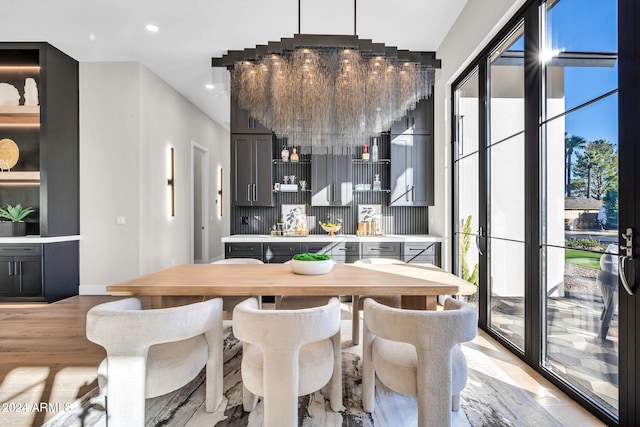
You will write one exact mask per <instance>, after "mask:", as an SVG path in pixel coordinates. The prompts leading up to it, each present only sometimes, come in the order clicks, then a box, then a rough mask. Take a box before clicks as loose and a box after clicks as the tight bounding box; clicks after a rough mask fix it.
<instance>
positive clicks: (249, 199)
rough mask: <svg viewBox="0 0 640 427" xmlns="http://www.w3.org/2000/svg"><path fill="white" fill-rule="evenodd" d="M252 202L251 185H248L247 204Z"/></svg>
mask: <svg viewBox="0 0 640 427" xmlns="http://www.w3.org/2000/svg"><path fill="white" fill-rule="evenodd" d="M250 201H251V184H247V202H250Z"/></svg>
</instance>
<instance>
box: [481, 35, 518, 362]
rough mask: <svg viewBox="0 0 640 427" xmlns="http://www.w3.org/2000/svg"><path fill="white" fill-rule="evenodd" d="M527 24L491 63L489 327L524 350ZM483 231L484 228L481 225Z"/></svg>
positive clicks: (493, 55)
mask: <svg viewBox="0 0 640 427" xmlns="http://www.w3.org/2000/svg"><path fill="white" fill-rule="evenodd" d="M523 52H524V24H523V23H520V24H518V25H517V27H516V28H515V29H514V30H513V31H512V32H511V33H510V34H509V35H508V36H507V37H506V38H505V39H504V40H502V41H501V43H500V44H498V46H497V47H496V48H495V49H494V51H493V52H492V53H491V54H490V55H489V58H488V61H489V64H488V71H489V73H488V74H489V75H488V79H487V84H488V87H489V90H488V95H489V96H488V98H489V101H488V103H487V104H488V114H487V119H488V126H487V128H488V135H487V138H486V140H487V142H488V144H487V148H486V151H487V155H486V162H487V178H488V179H487V180H483V181H481V182H487V184H488V187H487V195H488V196H487V199H488V200H487V202H488V203H487V205H486V208H487V209H486V213H487V226H486V233H485V235H486V253H487V257H486V259H487V263H488V265H487V280H488V281H487V287H488V296H489V308H490V311H489V319H488V326H489V327H490V328H491V329H493V330H494V331H495V332H497V333H499V334H500V335H502V336H503V337H504V338H505V339H507V340H508V341H509V342H511V343H512V344H513V345H514V346H516V347H517V348H518V349H520V350H521V351H524V304H525V293H524V278H525V277H524V267H525V264H524V259H525V246H524V241H525V232H524V226H525V222H524V218H525V215H524V211H525V204H524V197H525V186H524V184H525V182H524V181H525V179H524V178H525V169H524V153H525V152H524V61H523ZM481 227H482V225H481Z"/></svg>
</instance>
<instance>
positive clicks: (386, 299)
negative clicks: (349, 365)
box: [351, 258, 405, 345]
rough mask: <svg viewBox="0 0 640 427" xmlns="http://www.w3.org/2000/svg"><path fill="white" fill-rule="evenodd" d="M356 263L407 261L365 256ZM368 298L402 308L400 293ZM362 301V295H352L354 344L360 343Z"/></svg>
mask: <svg viewBox="0 0 640 427" xmlns="http://www.w3.org/2000/svg"><path fill="white" fill-rule="evenodd" d="M354 264H405V262H404V261H401V260H399V259H393V258H363V259H360V260H358V261H356V262H354ZM368 298H373V299H375V300H376V301H378V302H379V303H381V304H384V305H387V306H389V307H398V308H400V306H401V297H400V295H374V296H369V297H368ZM362 302H363V299H361V298H360V295H352V296H351V303H352V308H351V312H352V314H353V315H352V323H351V337H352V341H353V345H358V344H359V343H360V311H361V310H362V307H363V306H362Z"/></svg>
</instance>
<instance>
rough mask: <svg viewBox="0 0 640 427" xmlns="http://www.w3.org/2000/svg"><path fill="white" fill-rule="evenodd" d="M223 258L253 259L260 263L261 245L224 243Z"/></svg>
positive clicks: (254, 243) (257, 243) (258, 243)
mask: <svg viewBox="0 0 640 427" xmlns="http://www.w3.org/2000/svg"><path fill="white" fill-rule="evenodd" d="M224 254H225V256H224V257H225V258H255V259H259V260H261V261H262V243H260V242H251V243H225V244H224Z"/></svg>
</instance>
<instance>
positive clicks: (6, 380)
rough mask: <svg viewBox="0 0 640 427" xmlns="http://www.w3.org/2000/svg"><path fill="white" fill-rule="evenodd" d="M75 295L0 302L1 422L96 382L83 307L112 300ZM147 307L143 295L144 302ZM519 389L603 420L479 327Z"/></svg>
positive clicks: (26, 421)
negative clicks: (50, 301) (42, 300)
mask: <svg viewBox="0 0 640 427" xmlns="http://www.w3.org/2000/svg"><path fill="white" fill-rule="evenodd" d="M113 299H114V298H113V297H107V296H78V297H72V298H69V299H66V300H63V301H60V302H57V303H55V304H49V305H46V304H29V305H25V304H0V405H2V406H1V407H0V425H2V426H24V427H26V426H34V427H35V426H40V425H42V424H43V423H44V422H45V421H47V420H48V419H50V418H51V417H53V416H55V415H56V414H57V412H59V411H64V406H65V404H66V403H71V402H73V401H75V400H76V399H77V398H78V397H80V396H83V395H84V394H85V393H86V392H88V391H89V390H91V389H93V388H94V387H96V385H97V381H96V372H97V367H98V364H99V363H100V361H101V360H102V359H103V358H104V356H105V353H104V350H103V349H102V347H100V346H98V345H95V344H93V343H91V342H90V341H88V340H87V339H86V338H85V318H86V313H87V311H88V310H89V309H90V308H91V307H93V306H94V305H96V304H99V303H102V302H105V301H110V300H113ZM149 306H150V301H149V300H143V307H145V308H148V307H149ZM473 345H474V346H476V348H478V349H480V350H482V351H483V352H484V353H485V354H487V355H488V356H489V357H490V358H491V359H492V360H493V361H494V362H495V363H496V364H497V365H498V366H499V367H500V368H501V369H502V370H504V372H505V373H506V374H507V375H509V376H510V377H511V378H512V379H513V380H514V381H515V382H516V383H517V384H518V385H519V386H520V387H521V388H523V389H524V390H526V391H527V392H528V393H529V394H530V395H531V396H532V397H534V399H535V400H536V402H538V403H539V404H540V405H541V406H542V407H544V408H545V409H546V410H547V411H549V413H551V415H553V416H554V417H556V418H557V419H558V420H560V421H561V422H563V423H565V424H566V425H580V426H597V425H602V423H600V422H599V421H598V420H597V419H596V418H594V417H592V416H591V415H590V414H589V413H588V412H587V411H585V410H584V409H583V408H582V407H580V406H579V405H577V404H576V403H575V402H573V401H572V400H571V399H569V398H568V397H567V396H565V395H564V394H563V393H562V392H560V391H559V390H557V389H556V388H555V387H554V386H553V385H551V384H550V383H549V382H548V381H547V380H545V379H544V378H542V377H541V376H540V375H538V374H537V373H536V372H535V371H534V370H533V369H531V368H530V367H528V366H527V365H525V364H524V363H523V362H522V361H521V360H520V359H518V358H517V357H515V356H513V355H512V354H511V353H509V352H508V351H506V350H505V349H504V348H502V347H501V346H500V345H499V344H498V343H497V342H496V341H495V340H493V339H492V338H490V337H488V336H487V335H486V334H485V333H483V332H482V331H480V333H479V334H478V337H477V338H476V339H475V340H474V341H473Z"/></svg>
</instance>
